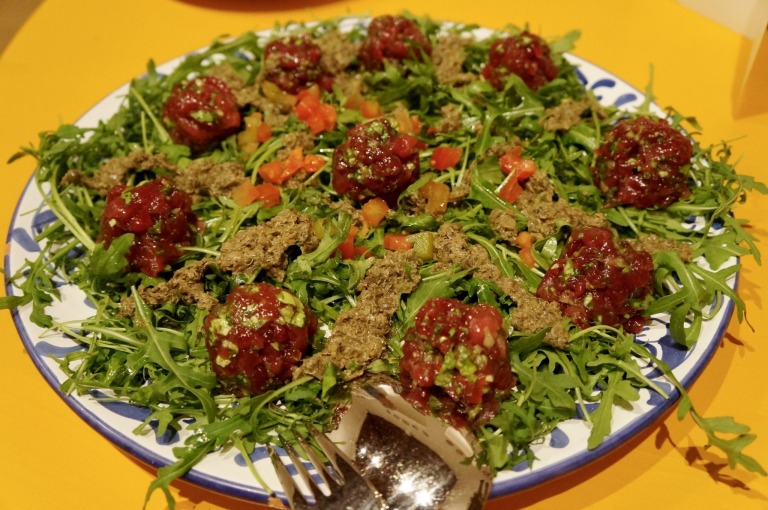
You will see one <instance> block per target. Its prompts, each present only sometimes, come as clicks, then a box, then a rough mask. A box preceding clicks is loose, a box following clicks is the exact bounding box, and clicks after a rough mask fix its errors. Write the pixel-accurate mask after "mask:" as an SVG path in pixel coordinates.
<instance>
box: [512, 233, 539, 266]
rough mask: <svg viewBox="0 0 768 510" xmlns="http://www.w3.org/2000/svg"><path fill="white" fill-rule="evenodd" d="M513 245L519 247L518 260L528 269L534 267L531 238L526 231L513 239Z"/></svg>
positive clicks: (534, 260)
mask: <svg viewBox="0 0 768 510" xmlns="http://www.w3.org/2000/svg"><path fill="white" fill-rule="evenodd" d="M515 244H516V245H517V246H519V247H520V252H519V255H520V258H521V259H522V261H523V263H524V264H525V265H526V266H528V267H533V266H535V265H536V259H535V258H534V257H533V236H531V233H530V232H528V231H527V230H523V231H522V232H520V233H518V234H517V236H516V237H515Z"/></svg>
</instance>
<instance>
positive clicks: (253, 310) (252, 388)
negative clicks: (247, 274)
mask: <svg viewBox="0 0 768 510" xmlns="http://www.w3.org/2000/svg"><path fill="white" fill-rule="evenodd" d="M204 329H205V339H206V346H207V348H208V354H209V356H210V358H211V366H212V367H213V371H214V372H215V373H216V377H217V378H218V380H219V383H220V384H221V386H222V388H223V389H224V390H225V391H227V392H232V393H234V394H236V395H259V394H261V393H264V392H265V391H268V390H270V389H272V388H275V387H278V386H280V385H281V384H283V383H284V382H286V381H287V380H289V379H290V378H291V376H292V373H293V369H294V367H296V365H297V364H298V363H299V361H300V360H301V358H302V357H303V356H304V353H305V352H306V350H307V347H308V346H309V343H310V341H311V340H312V338H313V337H314V335H315V332H316V331H317V319H316V318H315V316H314V315H313V314H312V312H311V311H310V310H309V308H307V307H306V306H305V305H304V304H302V302H301V301H300V300H299V298H297V297H296V296H294V295H293V294H291V293H290V292H288V291H286V290H283V289H280V288H277V287H275V286H273V285H269V284H266V283H255V284H248V285H240V286H238V287H235V288H234V289H233V290H232V292H231V293H230V294H229V295H228V296H227V299H226V301H225V303H224V304H221V305H218V306H216V307H215V308H214V309H213V310H211V312H210V313H209V314H208V316H206V318H205V323H204Z"/></svg>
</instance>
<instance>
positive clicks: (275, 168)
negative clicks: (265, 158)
mask: <svg viewBox="0 0 768 510" xmlns="http://www.w3.org/2000/svg"><path fill="white" fill-rule="evenodd" d="M302 152H303V151H302V149H301V147H295V148H294V149H292V150H291V152H290V153H289V154H288V157H287V158H286V159H284V160H275V161H271V162H269V163H266V164H264V165H262V166H261V167H259V170H258V173H259V176H261V178H262V179H264V180H265V181H266V182H271V183H272V184H282V183H284V182H285V181H287V180H288V179H290V178H291V177H293V176H294V175H296V173H298V171H299V170H301V169H302V168H303V166H304V155H303V153H302Z"/></svg>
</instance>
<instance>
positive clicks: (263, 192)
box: [232, 181, 280, 207]
mask: <svg viewBox="0 0 768 510" xmlns="http://www.w3.org/2000/svg"><path fill="white" fill-rule="evenodd" d="M232 200H234V201H235V203H236V204H237V205H239V206H241V207H243V206H246V205H248V204H251V203H253V202H261V203H262V205H263V206H264V207H274V206H276V205H277V204H279V203H280V189H279V188H278V187H277V186H275V185H274V184H271V183H268V182H265V183H262V184H252V183H251V182H250V181H243V183H242V184H240V185H239V186H238V187H237V188H235V191H234V192H233V193H232Z"/></svg>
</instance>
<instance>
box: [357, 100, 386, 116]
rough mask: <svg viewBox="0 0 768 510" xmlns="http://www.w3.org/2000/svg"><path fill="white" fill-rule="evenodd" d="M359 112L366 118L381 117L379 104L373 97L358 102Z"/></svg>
mask: <svg viewBox="0 0 768 510" xmlns="http://www.w3.org/2000/svg"><path fill="white" fill-rule="evenodd" d="M360 113H362V114H363V117H365V118H366V119H375V118H376V117H381V105H379V102H378V101H376V100H375V99H371V100H364V101H363V102H362V103H361V104H360Z"/></svg>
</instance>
